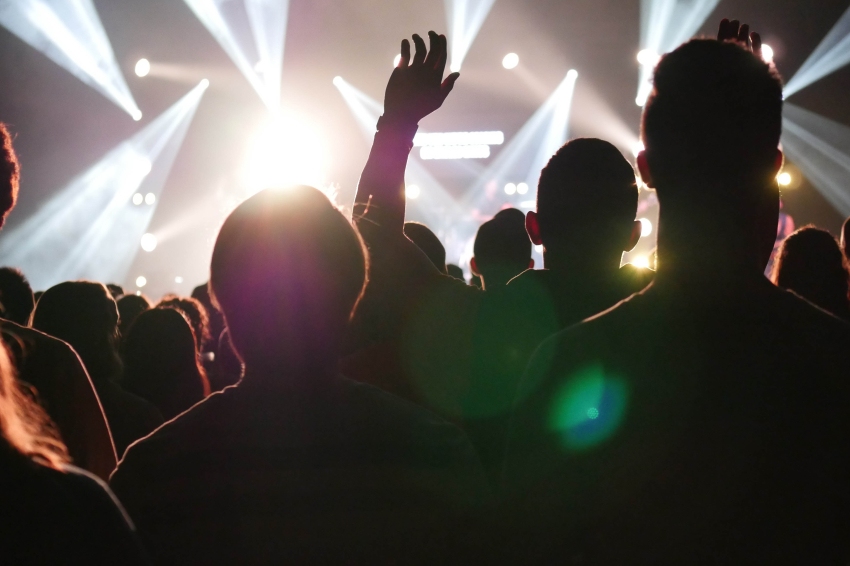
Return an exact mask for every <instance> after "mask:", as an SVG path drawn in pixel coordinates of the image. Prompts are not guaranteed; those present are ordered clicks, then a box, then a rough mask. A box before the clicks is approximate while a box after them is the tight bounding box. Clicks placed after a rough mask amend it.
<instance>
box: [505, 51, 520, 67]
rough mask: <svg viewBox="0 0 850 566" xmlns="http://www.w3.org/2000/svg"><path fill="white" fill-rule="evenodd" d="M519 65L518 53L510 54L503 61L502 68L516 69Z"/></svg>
mask: <svg viewBox="0 0 850 566" xmlns="http://www.w3.org/2000/svg"><path fill="white" fill-rule="evenodd" d="M517 65H519V55H517V54H516V53H508V54H507V55H505V58H504V59H502V67H504V68H506V69H514V68H516V66H517Z"/></svg>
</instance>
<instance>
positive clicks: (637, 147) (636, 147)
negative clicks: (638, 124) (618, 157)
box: [632, 140, 646, 157]
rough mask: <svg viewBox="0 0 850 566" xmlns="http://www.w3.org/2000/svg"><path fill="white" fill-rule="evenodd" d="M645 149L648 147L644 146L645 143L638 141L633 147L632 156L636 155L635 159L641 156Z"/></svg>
mask: <svg viewBox="0 0 850 566" xmlns="http://www.w3.org/2000/svg"><path fill="white" fill-rule="evenodd" d="M645 149H646V146H644V145H643V142H642V141H640V140H638V141H636V142H635V144H634V145H633V146H632V155H634V156H635V157H637V156H638V155H640V152H641V151H643V150H645Z"/></svg>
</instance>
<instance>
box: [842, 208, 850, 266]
mask: <svg viewBox="0 0 850 566" xmlns="http://www.w3.org/2000/svg"><path fill="white" fill-rule="evenodd" d="M841 251H842V252H844V257H846V258H847V260H848V261H850V218H847V219H846V220H845V221H844V224H842V225H841Z"/></svg>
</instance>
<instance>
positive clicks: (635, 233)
mask: <svg viewBox="0 0 850 566" xmlns="http://www.w3.org/2000/svg"><path fill="white" fill-rule="evenodd" d="M642 230H643V223H641V221H640V220H635V223H634V224H632V233H631V234H630V235H629V243H628V245H626V247H625V248H623V251H624V252H630V251H632V250H633V249H635V246H636V245H637V243H638V240H640V233H641V231H642Z"/></svg>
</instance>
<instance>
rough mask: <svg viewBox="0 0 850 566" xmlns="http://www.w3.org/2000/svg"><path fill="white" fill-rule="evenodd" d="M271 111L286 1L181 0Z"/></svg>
mask: <svg viewBox="0 0 850 566" xmlns="http://www.w3.org/2000/svg"><path fill="white" fill-rule="evenodd" d="M184 1H185V2H186V4H187V5H188V6H189V8H190V9H191V10H192V11H193V12H194V13H195V15H196V16H197V17H198V19H199V20H200V21H201V23H202V24H203V25H204V27H206V28H207V30H208V31H209V32H210V34H211V35H212V36H213V37H214V38H215V40H216V41H218V43H219V45H221V47H222V49H224V51H225V52H226V53H227V54H228V55H229V56H230V59H231V60H232V61H233V63H234V64H235V65H236V67H238V68H239V70H240V71H241V72H242V74H243V75H244V76H245V78H246V79H248V82H249V83H251V86H252V87H253V88H254V90H255V91H256V92H257V94H258V95H259V96H260V99H262V101H263V102H264V103H265V104H266V106H267V107H268V108H269V110H271V111H272V112H277V111H278V110H279V109H280V77H281V70H282V68H283V46H284V43H285V41H284V40H285V37H286V23H287V18H288V14H289V0H274V1H270V0H240V1H238V2H222V1H220V0H184Z"/></svg>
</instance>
